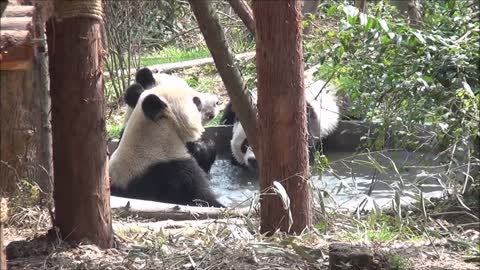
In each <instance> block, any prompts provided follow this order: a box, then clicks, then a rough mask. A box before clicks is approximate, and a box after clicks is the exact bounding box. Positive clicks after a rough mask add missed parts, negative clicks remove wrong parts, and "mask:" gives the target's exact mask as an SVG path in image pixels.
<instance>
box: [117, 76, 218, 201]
mask: <svg viewBox="0 0 480 270" xmlns="http://www.w3.org/2000/svg"><path fill="white" fill-rule="evenodd" d="M195 94H196V92H194V91H190V90H188V89H186V88H182V87H177V86H175V85H163V86H160V85H159V86H156V87H154V88H152V89H150V90H148V91H144V92H143V93H142V94H141V95H140V97H139V99H138V104H137V106H135V108H133V110H132V113H131V115H130V119H129V120H128V122H127V125H126V127H125V130H124V134H123V138H122V140H121V141H120V143H119V145H118V148H117V149H116V151H115V152H114V153H113V155H112V156H111V158H110V161H109V174H110V178H111V190H112V194H114V195H119V196H126V197H132V198H138V199H145V200H156V201H163V202H169V203H179V204H193V203H194V201H195V200H197V199H198V200H201V201H204V202H207V203H208V204H209V205H213V206H222V205H221V204H220V203H219V202H218V201H217V200H216V199H215V196H214V195H213V192H212V190H211V188H210V187H209V184H208V181H207V176H206V174H205V173H204V172H203V171H202V169H200V167H199V165H198V163H197V162H196V161H195V160H194V159H193V158H192V156H191V154H190V153H189V152H188V150H187V147H186V143H187V142H192V141H196V140H198V139H200V137H201V135H202V133H203V131H204V127H203V125H202V121H201V113H200V110H199V109H200V106H201V105H200V99H199V98H198V96H196V95H195Z"/></svg>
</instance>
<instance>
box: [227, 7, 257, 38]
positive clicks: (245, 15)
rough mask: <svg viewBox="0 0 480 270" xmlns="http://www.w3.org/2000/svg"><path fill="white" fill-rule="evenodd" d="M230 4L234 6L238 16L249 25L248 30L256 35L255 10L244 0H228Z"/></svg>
mask: <svg viewBox="0 0 480 270" xmlns="http://www.w3.org/2000/svg"><path fill="white" fill-rule="evenodd" d="M228 3H230V6H231V7H232V8H233V10H234V11H235V13H237V15H238V17H240V19H241V20H242V22H243V23H244V24H245V26H246V27H247V29H248V31H250V33H251V34H252V35H254V36H255V20H254V19H253V12H252V9H251V8H250V6H249V5H248V4H247V2H245V1H244V0H228Z"/></svg>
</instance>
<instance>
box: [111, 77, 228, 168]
mask: <svg viewBox="0 0 480 270" xmlns="http://www.w3.org/2000/svg"><path fill="white" fill-rule="evenodd" d="M135 81H136V83H134V84H132V85H130V86H129V87H128V88H127V89H126V90H125V96H124V98H125V102H126V104H127V111H126V113H125V119H124V123H123V126H124V127H123V128H122V130H121V131H120V138H119V140H121V138H122V135H123V130H124V128H125V126H126V124H127V122H128V120H129V118H130V115H131V112H132V111H133V109H134V108H135V106H136V104H137V101H138V98H139V97H140V95H141V93H142V92H143V91H145V90H148V89H151V88H152V87H155V86H161V87H173V88H182V89H188V90H191V91H193V92H195V93H196V95H197V96H198V97H199V98H200V100H201V102H202V107H201V115H202V124H203V125H205V124H207V123H208V122H209V121H210V120H212V119H213V118H214V117H215V116H216V115H217V114H218V111H219V109H218V105H219V100H218V97H217V96H216V95H213V94H210V93H200V92H197V91H195V90H193V89H191V88H190V87H189V86H188V84H187V82H185V81H184V80H183V79H181V78H179V77H176V76H173V75H168V74H162V73H160V74H155V75H154V74H153V73H152V71H151V70H150V69H148V68H142V69H140V70H138V72H137V73H136V74H135ZM186 146H187V149H188V150H189V152H190V154H192V156H193V157H194V158H195V159H196V160H197V162H198V164H199V165H200V167H201V168H202V169H203V170H204V171H205V172H206V173H209V172H210V169H211V167H212V165H213V163H214V162H215V159H216V156H217V151H216V147H215V142H214V141H213V140H212V139H207V138H201V139H199V140H197V141H193V142H187V144H186Z"/></svg>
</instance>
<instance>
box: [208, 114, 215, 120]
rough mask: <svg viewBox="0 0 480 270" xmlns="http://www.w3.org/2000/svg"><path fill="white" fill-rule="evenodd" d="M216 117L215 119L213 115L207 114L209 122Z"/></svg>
mask: <svg viewBox="0 0 480 270" xmlns="http://www.w3.org/2000/svg"><path fill="white" fill-rule="evenodd" d="M214 117H215V115H213V113H209V114H207V118H208V120H212V119H213V118H214Z"/></svg>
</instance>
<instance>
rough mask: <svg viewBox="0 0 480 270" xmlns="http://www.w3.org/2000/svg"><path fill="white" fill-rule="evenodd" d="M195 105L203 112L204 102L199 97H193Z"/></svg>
mask: <svg viewBox="0 0 480 270" xmlns="http://www.w3.org/2000/svg"><path fill="white" fill-rule="evenodd" d="M193 103H195V105H197V109H198V111H201V110H202V100H201V99H200V98H199V97H193Z"/></svg>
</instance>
